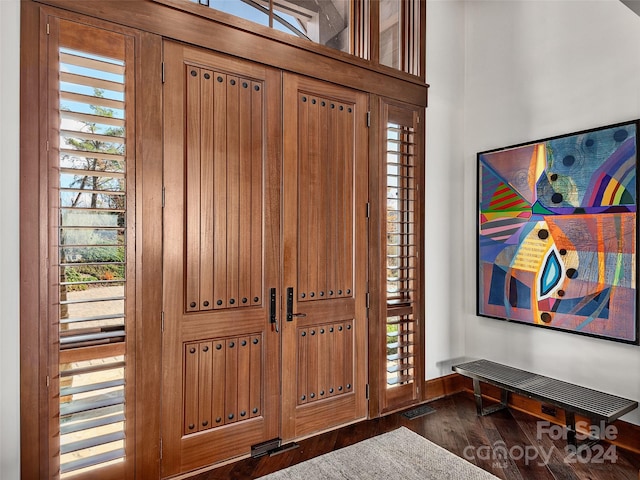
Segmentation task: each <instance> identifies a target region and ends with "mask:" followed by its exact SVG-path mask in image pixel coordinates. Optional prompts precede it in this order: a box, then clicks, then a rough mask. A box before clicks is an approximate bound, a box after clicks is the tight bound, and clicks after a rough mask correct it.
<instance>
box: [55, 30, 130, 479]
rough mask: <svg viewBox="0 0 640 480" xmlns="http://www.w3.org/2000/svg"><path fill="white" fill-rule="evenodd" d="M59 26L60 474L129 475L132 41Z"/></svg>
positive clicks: (116, 36)
mask: <svg viewBox="0 0 640 480" xmlns="http://www.w3.org/2000/svg"><path fill="white" fill-rule="evenodd" d="M56 25H57V26H58V34H59V36H58V45H57V51H56V52H55V54H56V55H57V60H58V62H57V64H58V73H59V75H58V82H57V90H58V101H59V105H58V107H59V108H58V112H59V115H58V123H57V129H58V138H56V140H57V141H58V142H59V145H58V147H59V148H58V149H57V153H58V155H57V158H55V160H54V161H55V163H56V165H54V170H56V171H57V191H58V192H59V195H58V198H57V213H56V215H55V217H56V218H55V223H54V224H57V235H56V236H57V238H56V239H55V240H56V243H54V245H58V247H57V251H56V257H57V269H58V279H59V282H58V292H57V293H58V305H57V308H58V312H57V314H58V315H57V317H58V320H59V321H58V329H57V331H58V339H59V342H58V343H57V345H58V365H59V377H58V378H57V385H58V388H59V435H58V440H59V445H60V451H59V453H60V458H59V459H60V475H61V477H62V478H66V477H68V476H71V475H78V474H83V473H84V474H86V475H87V476H88V475H95V474H96V473H98V470H100V472H99V473H100V475H101V476H102V475H105V478H106V477H107V476H113V477H118V476H119V475H120V476H121V478H122V477H124V473H123V472H124V470H123V469H125V468H126V466H125V460H126V458H127V455H128V452H129V451H131V447H132V446H133V443H134V442H133V441H130V442H128V443H127V436H128V433H129V432H130V431H132V426H133V421H132V418H131V417H132V413H133V409H132V406H133V398H132V395H131V393H132V391H133V389H132V384H133V382H128V379H129V378H130V377H131V378H133V355H132V352H133V342H134V336H133V326H134V322H133V317H134V314H133V312H134V306H135V302H134V288H133V287H134V282H133V265H134V262H133V260H132V258H133V255H134V249H133V247H132V242H131V239H132V238H133V224H134V223H133V222H134V219H133V208H131V205H132V201H133V192H132V186H133V185H134V182H133V164H134V157H133V151H134V149H133V142H132V141H131V140H130V139H132V138H133V121H132V114H133V81H132V78H133V77H132V75H133V73H132V72H133V68H132V66H133V65H132V64H133V62H132V58H131V57H132V52H133V49H132V41H131V39H130V38H127V37H126V36H124V35H122V34H118V33H114V32H108V31H105V30H101V29H98V28H93V27H88V26H85V25H80V24H76V23H73V22H69V21H66V20H58V22H57V23H54V32H53V33H55V26H56ZM107 470H113V473H111V474H110V475H109V474H108V472H107Z"/></svg>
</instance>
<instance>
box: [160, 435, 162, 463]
mask: <svg viewBox="0 0 640 480" xmlns="http://www.w3.org/2000/svg"><path fill="white" fill-rule="evenodd" d="M160 460H162V439H160Z"/></svg>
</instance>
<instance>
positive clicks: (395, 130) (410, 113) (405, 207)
mask: <svg viewBox="0 0 640 480" xmlns="http://www.w3.org/2000/svg"><path fill="white" fill-rule="evenodd" d="M382 113H383V115H382V118H381V126H380V128H381V131H382V132H381V133H382V140H381V142H382V146H381V159H382V170H381V173H382V175H381V183H382V185H381V197H382V202H381V204H382V205H383V208H382V212H381V213H382V214H383V215H384V218H383V219H382V220H381V227H382V228H381V229H382V233H383V235H384V236H383V237H382V241H381V246H382V249H383V252H382V255H383V257H384V265H383V266H382V267H383V270H384V271H383V272H382V275H383V277H382V279H381V285H382V288H383V289H384V291H385V292H386V295H385V297H386V298H385V300H384V304H383V305H382V312H381V313H382V315H381V317H382V320H383V321H384V322H385V323H384V326H383V328H384V333H383V335H382V337H383V338H384V345H383V351H382V355H381V362H382V365H381V367H382V368H381V369H382V371H383V372H382V378H381V382H380V384H381V388H380V390H381V392H380V393H381V410H382V411H389V410H392V409H394V408H396V409H397V408H398V407H400V406H403V405H408V404H411V403H414V402H416V401H417V400H418V397H419V386H420V383H421V382H422V378H420V377H421V372H422V371H423V369H422V365H421V363H422V362H423V358H424V356H423V353H422V350H423V345H422V335H421V328H422V326H421V322H420V318H419V317H420V310H421V295H422V294H421V283H420V271H421V270H420V259H419V255H420V252H419V246H420V245H421V242H422V240H421V238H420V236H421V233H420V219H421V211H420V208H421V207H420V195H421V192H420V178H421V177H420V174H419V172H420V171H421V169H422V164H421V161H422V160H421V159H420V152H421V151H422V150H421V146H420V143H419V142H420V139H421V133H420V132H419V131H418V127H419V126H420V124H419V111H418V110H417V109H415V108H409V107H404V106H398V105H390V104H383V109H382Z"/></svg>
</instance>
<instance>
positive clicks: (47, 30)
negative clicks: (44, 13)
mask: <svg viewBox="0 0 640 480" xmlns="http://www.w3.org/2000/svg"><path fill="white" fill-rule="evenodd" d="M47 35H49V24H48V23H47Z"/></svg>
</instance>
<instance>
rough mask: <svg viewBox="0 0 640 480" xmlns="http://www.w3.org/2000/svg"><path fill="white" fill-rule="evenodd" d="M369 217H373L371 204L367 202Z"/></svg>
mask: <svg viewBox="0 0 640 480" xmlns="http://www.w3.org/2000/svg"><path fill="white" fill-rule="evenodd" d="M367 218H371V204H370V203H369V202H367Z"/></svg>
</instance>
